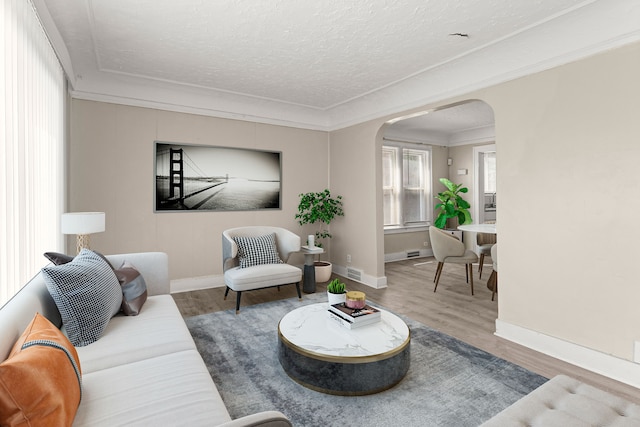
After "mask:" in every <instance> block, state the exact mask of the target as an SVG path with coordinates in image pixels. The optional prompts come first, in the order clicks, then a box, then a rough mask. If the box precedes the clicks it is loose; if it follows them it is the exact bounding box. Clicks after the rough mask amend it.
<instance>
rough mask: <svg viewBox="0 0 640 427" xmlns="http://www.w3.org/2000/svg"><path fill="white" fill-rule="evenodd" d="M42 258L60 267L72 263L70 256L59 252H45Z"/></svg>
mask: <svg viewBox="0 0 640 427" xmlns="http://www.w3.org/2000/svg"><path fill="white" fill-rule="evenodd" d="M44 257H45V258H46V259H48V260H49V261H51V262H52V263H53V264H55V265H62V264H66V263H68V262H71V261H73V257H72V256H71V255H67V254H63V253H60V252H45V253H44Z"/></svg>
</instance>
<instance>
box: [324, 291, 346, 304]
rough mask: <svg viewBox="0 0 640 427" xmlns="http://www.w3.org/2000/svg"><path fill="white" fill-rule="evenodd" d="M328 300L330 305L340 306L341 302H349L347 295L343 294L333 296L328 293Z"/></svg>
mask: <svg viewBox="0 0 640 427" xmlns="http://www.w3.org/2000/svg"><path fill="white" fill-rule="evenodd" d="M327 299H328V300H329V305H334V304H340V303H341V302H345V301H346V300H347V293H346V292H345V293H342V294H332V293H331V292H329V291H327Z"/></svg>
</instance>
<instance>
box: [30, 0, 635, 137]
mask: <svg viewBox="0 0 640 427" xmlns="http://www.w3.org/2000/svg"><path fill="white" fill-rule="evenodd" d="M34 1H35V3H36V6H37V7H38V10H39V12H41V15H47V16H50V18H51V19H50V20H47V19H44V20H43V21H44V22H45V27H47V31H48V32H49V33H50V34H53V33H56V32H57V33H59V35H60V38H61V40H62V42H63V45H64V47H65V48H66V50H67V51H68V57H69V59H70V61H69V63H68V64H67V66H66V67H65V68H66V69H67V71H68V72H69V68H72V69H73V74H74V75H73V76H72V77H71V82H72V86H73V88H72V89H73V91H74V92H75V93H76V94H78V96H79V97H85V98H96V97H100V96H102V97H108V96H111V97H126V96H130V97H131V98H132V99H136V100H138V101H139V102H141V101H142V100H144V99H145V98H146V99H148V100H150V101H153V102H162V103H165V104H172V105H181V106H187V105H192V106H194V107H198V108H202V109H210V110H215V109H217V110H226V111H232V112H239V111H241V110H243V108H244V111H245V112H246V113H247V114H258V113H257V110H256V111H254V110H255V109H256V108H257V107H255V106H256V105H258V104H262V105H263V107H264V108H272V110H273V111H274V114H276V113H275V108H274V107H275V106H277V105H280V104H284V105H285V106H287V105H288V107H286V108H288V109H289V111H293V110H292V109H291V108H292V107H300V108H301V109H300V110H298V111H296V112H295V114H294V115H298V116H300V115H301V114H307V115H308V117H307V116H305V117H298V116H297V118H293V119H292V120H300V121H304V120H308V121H313V119H312V118H311V115H312V114H313V111H316V112H330V111H331V110H336V109H339V108H340V107H345V106H346V107H348V108H351V107H350V104H352V103H353V102H354V101H356V100H364V99H366V98H367V97H371V96H375V95H376V94H381V93H383V92H385V91H388V89H389V88H392V87H394V85H398V84H399V83H403V82H408V81H411V80H412V79H417V78H424V76H425V73H429V72H430V71H432V70H437V69H441V68H442V67H443V66H444V65H445V64H450V63H453V62H455V61H460V60H461V59H463V58H466V57H467V56H470V55H474V54H477V53H478V52H480V51H484V50H487V49H488V48H489V47H491V46H494V45H498V44H502V43H505V42H507V41H509V40H512V39H514V38H516V37H521V36H522V35H523V34H525V33H526V34H531V33H532V32H533V31H535V30H537V29H543V27H544V26H545V25H547V23H549V22H553V21H556V20H558V19H560V18H562V19H567V17H570V16H572V14H574V13H576V11H579V10H580V9H582V8H584V7H588V6H591V5H592V4H595V3H598V2H597V1H596V0H590V1H585V0H546V1H543V0H509V1H506V0H368V1H363V0H351V1H346V0H321V1H301V0H216V1H207V0H180V1H168V0H135V1H131V0H108V1H107V0H34ZM608 1H614V2H617V3H625V2H626V1H625V0H608ZM45 9H46V10H45ZM634 12H637V8H636V10H635V11H634ZM594 13H595V12H594ZM53 27H55V28H53ZM452 33H463V34H468V37H461V36H455V35H450V34H452ZM54 45H55V43H54ZM539 47H540V46H532V48H539ZM59 48H60V46H58V47H57V49H59ZM521 54H522V53H520V54H519V55H521ZM63 56H64V55H63ZM517 56H518V55H516V57H517ZM476 67H477V65H476ZM479 71H481V70H480V69H477V68H469V69H467V70H466V72H467V73H474V74H477V73H478V72H479ZM472 75H473V74H472ZM176 94H177V95H176ZM189 97H192V98H193V100H189V99H187V98H189ZM198 97H199V98H198ZM205 97H208V98H209V99H205ZM387 98H388V96H387ZM247 99H249V100H253V101H251V102H253V103H254V106H253V107H251V108H246V107H243V105H241V104H242V103H245V102H247ZM224 103H226V104H224ZM396 104H398V102H397V101H396ZM286 108H285V109H286ZM381 110H382V108H381ZM261 114H262V113H261ZM338 114H344V113H343V112H340V113H338ZM327 117H329V116H325V117H324V118H323V119H322V120H319V121H318V123H319V124H320V126H329V127H330V126H331V123H328V122H327V120H329V121H330V120H331V119H330V118H327Z"/></svg>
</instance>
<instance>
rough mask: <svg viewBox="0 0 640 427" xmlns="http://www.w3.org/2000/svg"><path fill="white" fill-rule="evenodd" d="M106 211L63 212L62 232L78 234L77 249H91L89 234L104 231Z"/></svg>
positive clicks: (78, 251)
mask: <svg viewBox="0 0 640 427" xmlns="http://www.w3.org/2000/svg"><path fill="white" fill-rule="evenodd" d="M104 222H105V214H104V212H70V213H65V214H62V218H61V221H60V229H61V231H62V234H76V235H77V238H76V250H77V253H80V251H81V250H82V248H87V249H89V235H90V234H92V233H101V232H103V231H104Z"/></svg>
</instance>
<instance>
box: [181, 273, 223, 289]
mask: <svg viewBox="0 0 640 427" xmlns="http://www.w3.org/2000/svg"><path fill="white" fill-rule="evenodd" d="M223 286H225V284H224V276H223V275H222V274H220V275H213V276H200V277H187V278H185V279H175V280H172V281H171V287H170V289H171V293H172V294H176V293H179V292H189V291H200V290H202V289H209V288H220V287H223Z"/></svg>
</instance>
